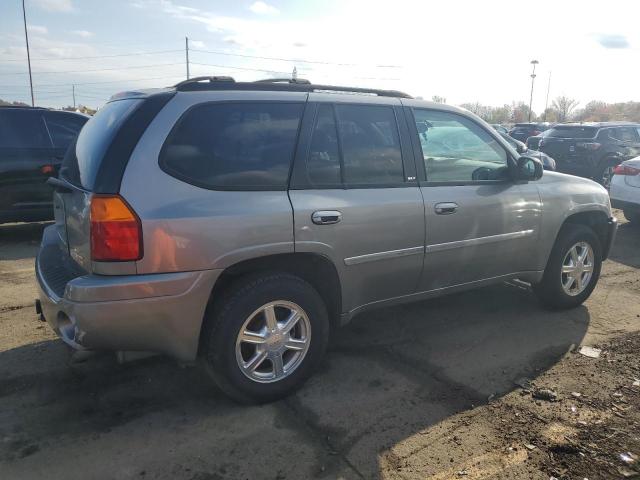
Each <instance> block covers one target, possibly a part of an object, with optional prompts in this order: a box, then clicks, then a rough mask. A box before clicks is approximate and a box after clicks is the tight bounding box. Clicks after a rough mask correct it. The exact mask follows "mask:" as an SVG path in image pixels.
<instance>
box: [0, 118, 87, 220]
mask: <svg viewBox="0 0 640 480" xmlns="http://www.w3.org/2000/svg"><path fill="white" fill-rule="evenodd" d="M87 119H88V117H87V116H85V115H82V114H77V113H72V112H62V111H56V110H48V109H44V108H30V107H0V223H6V222H28V221H36V220H51V219H53V203H52V200H51V199H52V196H53V189H52V188H51V186H50V185H47V184H46V181H47V178H49V177H51V176H55V175H57V173H58V168H59V166H60V162H61V161H62V157H63V155H64V153H65V151H66V149H67V147H68V146H69V144H70V143H71V142H72V141H73V139H74V138H75V137H76V136H77V134H78V132H79V131H80V129H81V128H82V126H83V125H84V123H85V122H86V121H87Z"/></svg>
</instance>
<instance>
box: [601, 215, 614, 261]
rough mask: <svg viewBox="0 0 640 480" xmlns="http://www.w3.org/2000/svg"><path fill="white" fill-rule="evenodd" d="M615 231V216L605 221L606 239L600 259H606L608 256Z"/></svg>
mask: <svg viewBox="0 0 640 480" xmlns="http://www.w3.org/2000/svg"><path fill="white" fill-rule="evenodd" d="M617 231H618V220H617V219H616V217H610V218H609V220H608V222H607V239H606V241H605V244H604V245H603V251H602V260H606V259H607V258H609V254H610V253H611V247H612V246H613V241H614V240H615V238H616V232H617Z"/></svg>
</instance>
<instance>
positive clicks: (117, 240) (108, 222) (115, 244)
mask: <svg viewBox="0 0 640 480" xmlns="http://www.w3.org/2000/svg"><path fill="white" fill-rule="evenodd" d="M90 218H91V259H92V260H95V261H98V262H125V261H133V260H140V259H141V258H142V225H141V224H140V219H139V218H138V216H137V215H136V214H135V212H134V211H133V209H132V208H131V207H130V206H129V205H127V203H126V202H125V201H124V199H123V198H122V197H119V196H118V195H94V196H93V197H91V217H90Z"/></svg>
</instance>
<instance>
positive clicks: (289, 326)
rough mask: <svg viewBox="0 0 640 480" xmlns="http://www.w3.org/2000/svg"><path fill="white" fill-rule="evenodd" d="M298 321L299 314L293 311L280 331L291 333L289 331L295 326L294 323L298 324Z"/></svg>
mask: <svg viewBox="0 0 640 480" xmlns="http://www.w3.org/2000/svg"><path fill="white" fill-rule="evenodd" d="M298 320H300V313H299V312H298V311H297V310H294V311H293V312H291V315H289V316H288V317H287V319H286V320H285V321H284V324H283V325H282V327H281V329H282V331H283V332H289V331H291V329H292V328H293V327H295V326H296V323H298Z"/></svg>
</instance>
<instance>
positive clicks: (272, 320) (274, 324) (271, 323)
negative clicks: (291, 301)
mask: <svg viewBox="0 0 640 480" xmlns="http://www.w3.org/2000/svg"><path fill="white" fill-rule="evenodd" d="M264 318H265V321H266V323H267V328H268V329H269V330H271V331H272V332H273V331H274V330H275V329H276V328H278V321H277V320H276V309H275V307H274V306H273V305H267V306H266V307H264Z"/></svg>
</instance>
